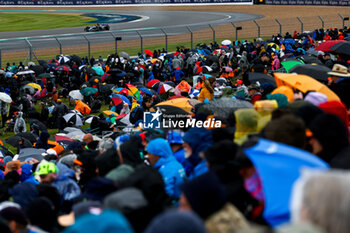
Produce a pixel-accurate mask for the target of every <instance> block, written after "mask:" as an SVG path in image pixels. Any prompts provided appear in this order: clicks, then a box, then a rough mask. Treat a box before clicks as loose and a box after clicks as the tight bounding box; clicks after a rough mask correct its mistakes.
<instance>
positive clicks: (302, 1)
mask: <svg viewBox="0 0 350 233" xmlns="http://www.w3.org/2000/svg"><path fill="white" fill-rule="evenodd" d="M265 4H267V5H324V6H350V1H349V0H266V1H265Z"/></svg>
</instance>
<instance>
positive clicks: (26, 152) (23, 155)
mask: <svg viewBox="0 0 350 233" xmlns="http://www.w3.org/2000/svg"><path fill="white" fill-rule="evenodd" d="M45 152H46V151H45V150H44V149H36V148H24V149H21V150H20V152H19V154H18V160H19V161H21V162H24V161H25V160H26V159H28V158H33V159H36V160H38V161H39V162H40V161H41V160H43V159H44V157H43V156H42V154H43V153H45Z"/></svg>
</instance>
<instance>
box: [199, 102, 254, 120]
mask: <svg viewBox="0 0 350 233" xmlns="http://www.w3.org/2000/svg"><path fill="white" fill-rule="evenodd" d="M202 108H204V109H208V110H210V111H212V112H213V113H214V114H215V116H217V117H222V118H224V119H227V118H228V117H229V116H230V114H231V113H232V112H234V111H236V110H237V109H241V108H253V105H252V104H251V103H250V102H248V101H244V100H238V99H232V98H227V97H225V98H220V99H215V100H213V101H210V103H209V104H206V105H204V106H203V107H202Z"/></svg>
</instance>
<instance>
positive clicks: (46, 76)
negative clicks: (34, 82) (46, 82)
mask: <svg viewBox="0 0 350 233" xmlns="http://www.w3.org/2000/svg"><path fill="white" fill-rule="evenodd" d="M52 77H54V76H53V75H51V74H49V73H42V74H40V75H39V76H38V77H36V78H37V79H43V78H46V79H48V78H52Z"/></svg>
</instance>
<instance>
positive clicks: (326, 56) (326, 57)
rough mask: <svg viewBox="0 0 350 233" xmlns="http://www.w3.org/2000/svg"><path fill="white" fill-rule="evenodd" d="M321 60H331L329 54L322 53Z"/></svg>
mask: <svg viewBox="0 0 350 233" xmlns="http://www.w3.org/2000/svg"><path fill="white" fill-rule="evenodd" d="M323 59H324V60H329V59H331V54H330V53H324V55H323Z"/></svg>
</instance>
